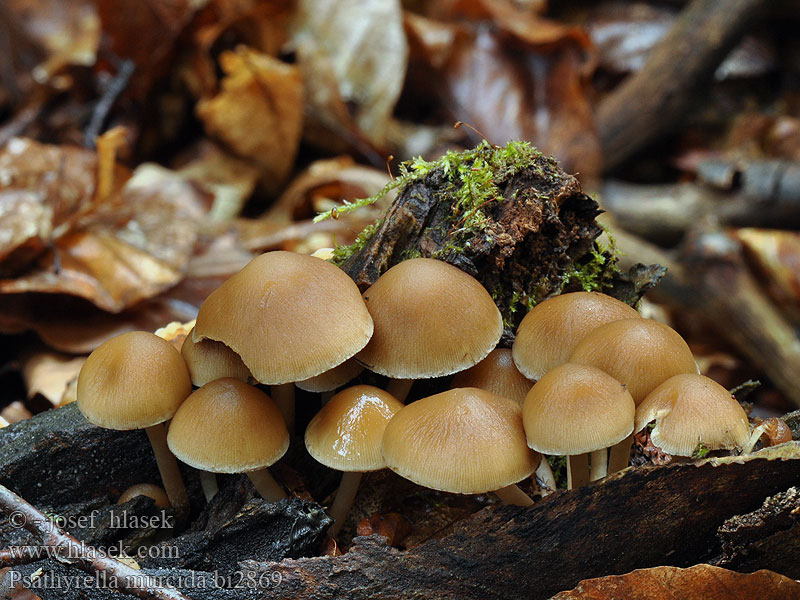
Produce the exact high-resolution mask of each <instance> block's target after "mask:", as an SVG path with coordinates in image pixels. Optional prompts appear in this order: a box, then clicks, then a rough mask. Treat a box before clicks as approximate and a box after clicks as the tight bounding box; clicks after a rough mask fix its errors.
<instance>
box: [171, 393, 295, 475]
mask: <svg viewBox="0 0 800 600" xmlns="http://www.w3.org/2000/svg"><path fill="white" fill-rule="evenodd" d="M167 443H168V444H169V448H170V450H172V452H173V454H175V456H177V457H178V458H179V459H180V460H181V461H183V462H185V463H186V464H187V465H190V466H192V467H195V468H196V469H202V470H204V471H211V472H213V473H243V472H247V471H255V470H257V469H262V468H265V467H268V466H270V465H272V464H274V463H275V462H277V461H278V460H279V459H280V458H281V457H282V456H283V455H284V454H285V453H286V450H287V448H288V447H289V432H288V431H287V429H286V424H285V423H284V421H283V416H282V415H281V411H280V409H278V407H277V406H276V405H275V403H274V402H273V401H272V400H271V399H270V398H269V396H267V395H266V394H265V393H264V392H262V391H261V390H259V389H257V388H255V387H253V386H251V385H248V384H246V383H243V382H241V381H239V380H238V379H232V378H224V379H217V380H215V381H212V382H211V383H207V384H206V385H204V386H203V387H201V388H200V389H198V390H195V391H194V392H193V393H192V394H191V395H190V396H189V397H188V398H187V399H186V401H185V402H184V403H183V404H182V405H181V407H180V409H179V410H178V412H176V413H175V416H174V417H173V419H172V422H171V423H170V426H169V433H168V434H167Z"/></svg>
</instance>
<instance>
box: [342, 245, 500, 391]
mask: <svg viewBox="0 0 800 600" xmlns="http://www.w3.org/2000/svg"><path fill="white" fill-rule="evenodd" d="M364 302H365V303H366V305H367V308H368V309H369V312H370V314H371V315H372V319H373V322H374V324H375V332H374V334H373V336H372V339H371V340H370V341H369V343H368V344H367V345H366V347H365V348H364V349H363V350H361V351H360V352H359V353H358V354H357V355H356V359H357V360H358V361H359V362H360V363H362V364H364V365H366V367H367V368H368V369H370V370H371V371H374V372H376V373H380V374H381V375H386V376H387V377H392V378H393V379H394V380H395V381H394V382H391V383H390V387H388V388H387V391H389V392H390V393H392V395H394V396H395V397H396V398H397V399H398V400H400V401H401V402H402V401H405V398H406V396H407V395H408V392H409V390H410V388H411V385H412V383H413V380H414V379H425V378H429V377H440V376H443V375H451V374H453V373H457V372H458V371H463V370H464V369H467V368H469V367H471V366H472V365H474V364H476V363H478V362H480V361H481V360H483V359H484V358H485V357H486V355H487V354H489V352H491V351H492V349H493V348H494V347H495V346H497V342H498V341H499V340H500V336H501V335H502V333H503V319H502V317H501V315H500V311H499V310H498V309H497V306H495V304H494V302H493V301H492V298H491V296H490V295H489V293H488V292H487V291H486V289H485V288H484V287H483V286H482V285H481V284H480V282H478V280H477V279H475V278H474V277H471V276H470V275H468V274H467V273H465V272H464V271H462V270H461V269H459V268H457V267H454V266H453V265H450V264H448V263H446V262H443V261H440V260H435V259H432V258H412V259H409V260H405V261H403V262H401V263H399V264H396V265H395V266H393V267H392V268H391V269H389V270H388V271H386V272H385V273H384V274H383V275H382V276H381V277H380V278H379V279H378V280H377V281H376V282H375V283H374V284H373V285H372V286H371V287H370V288H369V289H367V291H365V292H364Z"/></svg>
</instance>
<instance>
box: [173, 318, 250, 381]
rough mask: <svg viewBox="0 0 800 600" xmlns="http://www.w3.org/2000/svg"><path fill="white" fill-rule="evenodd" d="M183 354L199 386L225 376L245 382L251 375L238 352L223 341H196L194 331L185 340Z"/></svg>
mask: <svg viewBox="0 0 800 600" xmlns="http://www.w3.org/2000/svg"><path fill="white" fill-rule="evenodd" d="M192 331H194V330H192ZM181 356H183V360H185V361H186V366H187V367H188V368H189V375H191V377H192V384H193V385H196V386H197V387H200V386H203V385H205V384H207V383H208V382H210V381H214V380H215V379H222V378H223V377H233V378H234V379H239V380H241V381H244V382H246V381H247V380H248V378H249V377H250V371H249V370H248V369H247V367H246V366H245V365H244V363H243V362H242V359H241V358H240V357H239V355H238V354H236V352H234V351H233V350H231V349H230V348H228V347H227V346H226V345H225V344H223V343H222V342H215V341H214V340H211V339H205V340H202V341H200V342H195V341H194V340H193V339H192V332H189V335H188V336H187V337H186V339H185V340H184V342H183V347H182V348H181Z"/></svg>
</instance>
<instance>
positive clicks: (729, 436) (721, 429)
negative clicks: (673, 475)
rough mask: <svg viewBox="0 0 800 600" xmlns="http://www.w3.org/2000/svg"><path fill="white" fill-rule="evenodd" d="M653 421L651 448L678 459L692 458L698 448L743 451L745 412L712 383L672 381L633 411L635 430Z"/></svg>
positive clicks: (696, 378)
mask: <svg viewBox="0 0 800 600" xmlns="http://www.w3.org/2000/svg"><path fill="white" fill-rule="evenodd" d="M651 421H655V427H654V428H653V430H652V431H651V432H650V439H651V440H652V441H653V444H655V445H656V446H658V447H659V448H661V449H662V450H664V452H667V453H668V454H674V455H677V456H691V455H692V454H693V453H694V451H695V450H696V449H697V447H698V445H699V444H701V443H702V444H703V445H704V446H705V447H706V448H708V449H709V450H719V449H722V448H725V449H732V448H735V447H738V448H742V447H744V446H745V445H746V444H747V442H748V439H749V436H750V425H749V423H748V420H747V415H746V414H745V412H744V409H743V408H742V407H741V405H740V404H739V403H738V402H737V401H736V399H735V398H733V396H731V393H730V392H729V391H728V390H726V389H725V388H724V387H722V386H721V385H720V384H718V383H717V382H716V381H714V380H713V379H709V378H708V377H705V376H703V375H697V374H688V375H676V376H674V377H671V378H670V379H668V380H667V381H665V382H664V383H662V384H661V385H660V386H658V387H657V388H656V389H655V390H653V391H652V392H650V394H649V395H648V396H647V398H645V399H644V402H642V403H641V404H640V405H639V407H638V408H637V409H636V427H635V430H636V431H637V432H638V431H641V430H642V429H644V428H645V427H646V426H647V424H648V423H650V422H651Z"/></svg>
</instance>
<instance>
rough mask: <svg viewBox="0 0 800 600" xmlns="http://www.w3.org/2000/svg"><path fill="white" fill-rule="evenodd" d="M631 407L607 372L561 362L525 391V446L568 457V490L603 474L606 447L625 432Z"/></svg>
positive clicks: (633, 408) (630, 422) (630, 427)
mask: <svg viewBox="0 0 800 600" xmlns="http://www.w3.org/2000/svg"><path fill="white" fill-rule="evenodd" d="M635 411H636V406H635V404H634V402H633V398H631V395H630V393H628V391H627V390H626V389H625V386H623V385H622V384H621V383H620V382H619V381H617V380H616V379H614V378H613V377H611V375H608V374H607V373H604V372H603V371H600V370H599V369H595V368H594V367H587V366H583V365H575V364H572V363H566V364H563V365H561V366H558V367H556V368H555V369H552V370H550V371H548V372H547V373H546V374H545V376H544V377H542V378H541V379H540V380H539V381H538V382H537V383H536V384H535V385H534V386H533V388H532V389H531V391H530V392H528V396H527V398H526V399H525V404H524V405H523V407H522V416H523V421H524V423H525V434H526V436H527V440H528V446H530V447H531V448H533V449H534V450H536V451H537V452H541V453H542V454H550V455H558V456H566V457H567V487H568V488H569V489H573V488H577V487H580V486H581V485H584V484H585V483H587V482H589V481H594V480H597V479H601V478H602V477H605V475H606V473H607V468H608V466H607V465H608V454H607V449H608V448H609V447H611V446H614V445H616V444H618V443H619V442H621V441H622V440H625V439H626V438H627V437H628V436H630V434H631V433H632V431H633V419H634V414H635ZM590 454H591V465H592V467H591V471H589V455H590Z"/></svg>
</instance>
